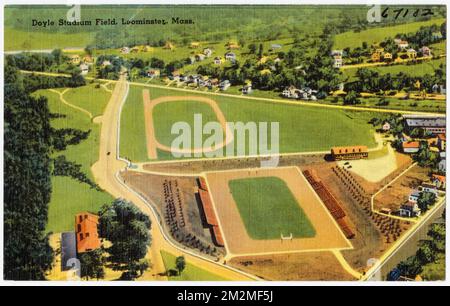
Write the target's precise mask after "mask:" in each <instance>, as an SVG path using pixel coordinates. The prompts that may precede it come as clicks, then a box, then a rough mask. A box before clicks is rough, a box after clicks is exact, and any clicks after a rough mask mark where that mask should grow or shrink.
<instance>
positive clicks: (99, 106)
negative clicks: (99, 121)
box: [64, 83, 111, 117]
mask: <svg viewBox="0 0 450 306" xmlns="http://www.w3.org/2000/svg"><path fill="white" fill-rule="evenodd" d="M96 85H97V84H92V83H91V84H88V85H86V86H82V87H77V88H71V89H69V90H68V91H67V92H66V93H65V94H64V99H66V101H67V102H69V103H71V104H74V105H76V106H79V107H81V108H83V109H85V110H87V111H88V112H90V113H91V114H92V115H93V116H94V117H95V116H98V115H101V114H103V111H104V109H105V107H106V104H107V103H108V100H109V98H110V97H111V93H109V92H107V91H106V90H105V89H103V88H101V87H99V88H96Z"/></svg>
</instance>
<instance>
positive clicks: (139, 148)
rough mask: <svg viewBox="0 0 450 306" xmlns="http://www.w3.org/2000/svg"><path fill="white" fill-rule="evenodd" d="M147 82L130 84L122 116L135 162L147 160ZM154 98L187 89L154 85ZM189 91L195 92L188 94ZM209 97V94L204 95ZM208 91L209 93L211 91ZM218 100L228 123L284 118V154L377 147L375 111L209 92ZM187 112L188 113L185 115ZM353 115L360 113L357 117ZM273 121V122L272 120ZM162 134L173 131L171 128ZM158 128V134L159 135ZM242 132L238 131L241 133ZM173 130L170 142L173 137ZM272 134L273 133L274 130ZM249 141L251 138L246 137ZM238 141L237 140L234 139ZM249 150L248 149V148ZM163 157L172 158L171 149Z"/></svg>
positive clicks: (124, 149)
mask: <svg viewBox="0 0 450 306" xmlns="http://www.w3.org/2000/svg"><path fill="white" fill-rule="evenodd" d="M142 89H143V88H142V87H140V86H139V87H138V86H131V87H130V93H129V96H128V99H127V101H126V103H125V106H124V108H123V111H122V119H121V142H120V145H121V147H120V150H121V156H125V157H127V158H129V159H131V160H132V161H134V162H137V161H147V160H148V159H147V152H146V143H145V122H144V115H143V102H142ZM150 95H151V97H152V98H156V97H159V96H169V95H177V96H180V95H186V93H184V92H180V91H175V90H171V89H170V88H167V89H159V88H158V89H157V88H151V89H150ZM189 95H192V94H191V93H189ZM202 96H204V95H202ZM207 96H208V95H207ZM209 97H211V98H212V99H214V100H215V101H217V103H218V104H219V107H220V108H221V110H222V112H223V113H224V115H225V118H226V120H227V121H228V122H244V123H248V122H255V123H256V124H259V123H260V122H269V123H270V122H279V145H280V152H281V153H292V152H310V151H324V150H328V149H329V148H330V147H332V146H340V145H352V144H362V145H367V146H369V147H372V146H375V141H374V138H373V132H374V130H373V127H372V126H371V125H369V124H367V121H368V120H369V119H370V118H371V117H370V116H371V114H370V113H366V112H351V111H344V110H335V109H328V108H318V107H308V106H301V105H291V104H283V103H276V102H267V101H262V100H247V99H240V98H238V97H224V96H218V95H209ZM179 111H180V112H181V111H182V112H183V114H182V115H184V116H185V119H184V121H189V120H192V119H190V118H192V112H191V111H189V112H187V113H184V110H183V108H179ZM186 114H187V116H186ZM354 114H357V115H355V116H354ZM161 116H163V117H162V118H161V119H158V120H161V121H162V120H167V121H169V122H173V121H174V119H172V118H176V120H178V119H179V118H180V114H178V113H173V112H172V113H167V114H165V113H164V112H161ZM269 126H270V124H269ZM166 129H167V130H166V131H165V132H160V131H157V135H160V136H161V135H170V131H169V130H168V127H166ZM158 133H159V134H158ZM236 136H237V135H235V137H236ZM172 137H173V136H172V135H170V138H169V139H168V140H166V141H165V142H166V143H168V142H170V139H172ZM269 137H270V132H269ZM246 141H248V137H247V139H246ZM232 144H234V143H232ZM247 147H248V146H247ZM246 153H247V154H248V150H247V152H246ZM158 156H159V158H160V159H161V158H164V159H167V158H173V157H172V156H171V155H170V154H163V155H162V156H161V155H159V154H158Z"/></svg>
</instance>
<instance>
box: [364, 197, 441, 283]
mask: <svg viewBox="0 0 450 306" xmlns="http://www.w3.org/2000/svg"><path fill="white" fill-rule="evenodd" d="M444 204H445V196H444V197H442V198H441V200H440V202H438V203H436V204H435V205H434V206H433V208H432V209H430V210H429V211H428V212H427V213H426V215H425V216H423V217H422V218H421V220H420V221H421V222H418V223H415V224H414V225H413V227H412V228H411V229H410V230H409V231H408V232H407V233H405V235H403V236H402V237H400V239H399V240H397V241H396V243H394V244H393V245H392V246H391V247H390V248H389V250H388V251H386V252H385V253H384V254H383V255H382V256H381V258H380V259H379V261H378V263H377V264H376V265H374V266H373V267H371V268H370V269H369V271H368V272H367V273H366V275H364V276H363V279H364V280H369V279H370V278H371V277H372V276H373V275H374V274H375V273H377V272H378V271H379V270H380V269H381V267H382V266H383V265H384V263H385V262H386V261H387V260H389V259H390V258H391V257H392V256H394V255H395V253H397V252H398V250H399V249H400V248H401V247H402V246H403V245H404V244H405V243H406V242H407V241H408V240H409V239H410V238H411V237H412V236H413V235H414V234H415V233H416V232H417V231H418V230H419V229H420V228H421V227H422V226H423V224H424V223H425V222H426V221H427V220H428V219H430V218H431V217H432V216H433V215H434V213H435V212H436V211H437V210H438V209H439V208H441V206H443V205H444Z"/></svg>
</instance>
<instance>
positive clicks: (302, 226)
mask: <svg viewBox="0 0 450 306" xmlns="http://www.w3.org/2000/svg"><path fill="white" fill-rule="evenodd" d="M229 186H230V189H231V193H232V194H233V198H234V200H235V202H236V205H237V207H238V210H239V213H240V215H241V218H242V220H243V222H244V224H245V228H246V230H247V233H248V234H249V236H250V237H251V238H252V239H278V238H279V237H280V234H283V235H285V236H287V235H289V234H290V233H292V234H293V236H294V237H295V238H310V237H314V236H315V234H316V232H315V230H314V227H313V226H312V224H311V222H310V221H309V219H308V217H307V216H306V215H305V213H304V212H303V210H302V208H301V207H300V206H299V205H298V203H297V201H296V200H295V198H294V196H293V195H292V193H291V191H290V190H289V188H288V187H287V185H286V183H285V182H283V181H282V180H281V179H279V178H276V177H263V178H252V179H238V180H232V181H230V182H229Z"/></svg>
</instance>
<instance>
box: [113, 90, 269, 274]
mask: <svg viewBox="0 0 450 306" xmlns="http://www.w3.org/2000/svg"><path fill="white" fill-rule="evenodd" d="M125 85H126V86H127V89H126V93H125V95H124V97H123V99H122V103H121V104H120V107H119V116H118V119H117V120H118V123H117V143H116V147H117V149H116V150H117V151H116V154H117V155H116V159H117V160H120V161H124V162H126V163H127V168H129V166H130V164H131V162H130V161H129V160H127V159H124V158H121V157H120V155H119V152H120V118H121V114H122V107H123V105H124V104H125V101H126V100H127V96H128V92H129V88H130V87H129V82H125ZM122 171H123V170H122ZM119 173H120V171H117V172H116V174H115V179H116V180H117V182H119V184H121V185H122V186H124V187H125V188H126V189H128V190H129V191H130V192H132V193H133V194H134V195H136V196H137V197H138V198H139V199H141V201H143V203H144V204H146V205H147V206H148V207H149V208H150V210H151V211H152V213H153V216H154V217H155V220H157V221H158V222H157V223H158V228H159V230H160V232H161V234H162V236H163V238H164V239H165V240H166V241H167V242H168V243H169V244H170V245H171V246H172V247H174V248H175V249H177V250H179V251H180V252H184V253H186V254H189V255H191V256H194V257H196V258H199V259H201V260H206V261H208V262H210V263H213V264H216V265H218V266H221V267H223V268H225V269H229V270H231V271H233V272H236V273H238V274H242V275H244V276H246V277H249V278H251V279H254V280H261V279H260V278H259V277H256V276H254V275H251V274H249V273H246V272H243V271H240V270H238V269H236V268H234V267H231V266H227V265H223V264H221V263H218V262H215V261H213V260H211V259H209V258H206V257H203V256H200V255H198V254H196V253H194V252H191V251H190V250H188V249H184V248H181V247H179V246H178V245H176V244H174V243H173V242H172V241H171V240H170V238H169V237H168V236H167V235H166V232H165V231H164V229H163V227H162V224H161V223H160V222H161V220H160V219H159V218H158V214H157V212H156V210H155V208H154V207H153V206H152V204H150V203H149V202H147V200H146V199H144V198H143V197H142V196H141V195H140V194H139V193H137V192H136V191H135V190H133V189H132V188H130V187H129V186H128V185H126V184H125V183H123V182H122V180H121V179H120V178H119ZM153 204H154V203H153Z"/></svg>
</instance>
